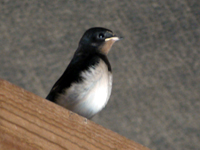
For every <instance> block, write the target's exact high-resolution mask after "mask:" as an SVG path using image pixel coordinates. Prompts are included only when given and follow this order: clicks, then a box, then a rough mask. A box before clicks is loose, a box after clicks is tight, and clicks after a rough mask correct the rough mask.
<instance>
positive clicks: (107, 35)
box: [79, 27, 121, 55]
mask: <svg viewBox="0 0 200 150" xmlns="http://www.w3.org/2000/svg"><path fill="white" fill-rule="evenodd" d="M120 39H121V38H120V37H118V36H116V35H115V34H114V33H113V32H112V31H111V30H109V29H106V28H101V27H95V28H90V29H88V30H87V31H86V32H85V33H84V35H83V36H82V38H81V40H80V42H79V44H80V45H82V46H84V47H88V48H92V49H94V50H97V51H98V52H100V53H102V54H105V55H107V54H108V52H109V51H110V49H111V47H112V45H113V44H114V43H115V42H116V41H118V40H120Z"/></svg>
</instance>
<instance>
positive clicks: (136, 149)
mask: <svg viewBox="0 0 200 150" xmlns="http://www.w3.org/2000/svg"><path fill="white" fill-rule="evenodd" d="M122 130H123V129H122ZM0 149H1V150H8V149H12V150H22V149H23V150H25V149H29V150H36V149H37V150H39V149H41V150H42V149H43V150H44V149H45V150H61V149H70V150H79V149H83V150H106V149H115V150H117V149H119V150H122V149H124V150H128V149H133V150H149V149H148V148H146V147H144V146H142V145H140V144H138V143H136V142H134V141H131V140H129V139H127V138H125V137H123V136H121V135H119V134H117V133H115V132H112V131H110V130H108V129H105V128H104V127H102V126H100V125H98V124H95V123H94V122H92V121H90V120H87V119H85V118H83V117H81V116H78V115H77V114H75V113H72V112H70V111H68V110H66V109H64V108H62V107H60V106H58V105H56V104H54V103H51V102H49V101H47V100H45V99H43V98H41V97H39V96H37V95H34V94H33V93H30V92H28V91H25V90H24V89H22V88H20V87H18V86H15V85H13V84H11V83H9V82H7V81H5V80H0Z"/></svg>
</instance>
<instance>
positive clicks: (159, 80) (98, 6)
mask: <svg viewBox="0 0 200 150" xmlns="http://www.w3.org/2000/svg"><path fill="white" fill-rule="evenodd" d="M94 26H101V27H106V28H109V29H111V30H113V31H114V32H115V33H116V34H118V35H122V36H124V37H125V38H124V40H122V41H120V42H118V43H116V44H115V45H114V47H113V48H112V50H111V52H110V53H109V56H108V57H109V60H110V62H111V65H112V69H113V75H114V84H113V90H112V95H111V99H110V101H109V103H108V105H107V106H106V108H105V109H104V110H103V111H102V112H101V113H99V114H98V115H96V116H95V117H94V118H93V119H92V120H93V121H95V122H96V123H98V124H101V125H103V126H104V127H106V128H109V129H111V130H113V131H115V132H118V133H120V134H122V135H124V136H126V137H128V138H130V139H132V140H134V141H137V142H139V143H141V144H143V145H145V146H147V147H149V148H151V149H154V150H173V149H174V150H198V149H200V1H199V0H150V1H145V0H134V1H121V0H115V1H114V0H109V1H92V0H91V1H65V0H41V1H39V2H36V1H34V0H30V1H27V0H26V1H9V0H2V1H1V2H0V67H1V68H0V78H3V79H6V80H8V81H10V82H12V83H14V84H16V85H18V86H21V87H23V88H25V89H26V90H28V91H31V92H33V93H35V94H37V95H39V96H42V97H45V96H46V95H47V93H48V92H49V90H50V88H51V87H52V85H53V84H54V82H55V81H56V80H57V79H58V77H59V76H60V75H61V74H62V73H63V71H64V70H65V68H66V66H67V65H68V63H69V61H70V59H71V58H72V56H73V53H74V51H75V50H76V48H77V45H78V42H79V39H80V38H81V36H82V34H83V33H84V31H85V30H86V29H88V28H90V27H94Z"/></svg>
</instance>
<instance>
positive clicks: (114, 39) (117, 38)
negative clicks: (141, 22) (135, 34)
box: [105, 36, 122, 42]
mask: <svg viewBox="0 0 200 150" xmlns="http://www.w3.org/2000/svg"><path fill="white" fill-rule="evenodd" d="M121 39H122V37H117V36H113V37H110V38H106V39H105V41H106V42H107V41H110V40H112V41H119V40H121Z"/></svg>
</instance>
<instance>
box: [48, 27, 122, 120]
mask: <svg viewBox="0 0 200 150" xmlns="http://www.w3.org/2000/svg"><path fill="white" fill-rule="evenodd" d="M120 39H121V38H120V37H118V36H116V35H115V34H114V33H113V32H112V31H111V30H109V29H106V28H101V27H94V28H90V29H88V30H87V31H86V32H85V33H84V34H83V36H82V38H81V39H80V42H79V46H78V48H77V50H76V51H75V53H74V56H73V58H72V60H71V62H70V63H69V65H68V67H67V68H66V70H65V71H64V73H63V74H62V76H61V77H60V78H59V79H58V81H57V82H56V83H55V84H54V86H53V87H52V89H51V91H50V92H49V94H48V95H47V97H46V99H47V100H50V101H52V102H54V103H56V104H58V105H60V106H63V107H65V108H66V109H69V110H71V111H73V112H75V113H77V114H79V115H81V116H83V117H86V118H88V119H90V118H92V117H93V116H94V115H95V114H96V113H98V112H99V111H101V110H102V109H103V108H104V107H105V105H106V104H107V102H108V100H109V98H110V95H111V89H112V69H111V65H110V63H109V61H108V58H107V54H108V52H109V51H110V49H111V47H112V45H113V44H114V43H115V42H116V41H118V40H120Z"/></svg>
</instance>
